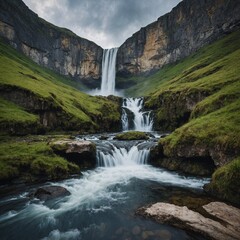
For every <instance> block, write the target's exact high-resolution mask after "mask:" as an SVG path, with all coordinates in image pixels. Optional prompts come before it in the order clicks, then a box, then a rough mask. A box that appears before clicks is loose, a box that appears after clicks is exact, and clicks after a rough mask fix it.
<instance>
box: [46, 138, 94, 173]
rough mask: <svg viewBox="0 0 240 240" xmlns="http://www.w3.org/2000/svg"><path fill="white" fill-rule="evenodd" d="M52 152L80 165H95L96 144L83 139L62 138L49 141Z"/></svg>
mask: <svg viewBox="0 0 240 240" xmlns="http://www.w3.org/2000/svg"><path fill="white" fill-rule="evenodd" d="M50 146H51V148H52V149H53V150H54V152H55V153H56V154H58V155H60V156H62V157H64V158H66V159H67V160H69V161H71V162H74V163H75V164H77V165H79V166H80V167H84V168H91V167H94V166H95V165H96V145H95V144H94V143H92V142H90V141H85V140H71V139H62V140H57V141H54V142H52V143H50Z"/></svg>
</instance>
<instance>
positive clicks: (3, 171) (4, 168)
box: [0, 136, 80, 182]
mask: <svg viewBox="0 0 240 240" xmlns="http://www.w3.org/2000/svg"><path fill="white" fill-rule="evenodd" d="M51 138H52V137H51ZM79 171H80V169H79V167H78V166H77V165H75V164H73V163H69V162H68V161H67V160H65V159H63V158H61V157H59V156H57V155H55V154H54V152H53V150H52V149H51V147H50V146H49V145H48V139H47V136H45V137H34V138H5V139H4V140H3V139H1V142H0V181H1V182H4V181H9V180H12V179H14V178H21V179H23V180H26V181H34V180H36V179H41V178H43V179H45V180H46V179H61V178H65V177H67V176H69V175H70V174H73V173H78V172H79Z"/></svg>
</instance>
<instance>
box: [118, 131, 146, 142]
mask: <svg viewBox="0 0 240 240" xmlns="http://www.w3.org/2000/svg"><path fill="white" fill-rule="evenodd" d="M114 139H116V140H126V141H128V140H148V139H149V136H148V135H147V134H146V133H144V132H138V131H130V132H124V133H120V134H117V135H116V136H115V137H114Z"/></svg>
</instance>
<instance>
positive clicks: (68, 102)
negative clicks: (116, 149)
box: [0, 42, 120, 131]
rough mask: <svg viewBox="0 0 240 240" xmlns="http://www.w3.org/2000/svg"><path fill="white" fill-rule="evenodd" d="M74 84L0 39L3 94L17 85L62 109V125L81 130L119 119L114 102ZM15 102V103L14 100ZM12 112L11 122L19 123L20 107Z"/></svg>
mask: <svg viewBox="0 0 240 240" xmlns="http://www.w3.org/2000/svg"><path fill="white" fill-rule="evenodd" d="M70 85H72V86H70ZM74 85H75V84H74V83H73V82H72V81H71V80H69V79H67V78H64V77H62V76H59V75H57V74H55V73H54V72H52V71H50V70H47V69H45V68H42V67H40V66H38V65H37V64H35V63H34V62H32V61H31V60H29V59H28V58H27V57H25V56H23V55H22V54H20V53H18V52H17V51H15V50H14V49H12V48H11V47H9V46H7V45H5V44H4V43H2V42H0V90H1V91H2V92H3V93H4V92H6V89H7V90H9V89H10V90H12V91H14V89H16V88H17V89H18V90H19V89H20V90H22V91H24V90H26V91H28V93H31V94H33V95H34V97H35V98H36V99H40V100H42V101H46V102H47V103H48V104H49V105H51V106H52V107H53V108H54V110H55V109H58V111H60V112H61V114H62V116H61V117H62V118H61V117H60V118H59V119H62V121H63V122H62V124H61V125H62V126H63V127H65V128H66V129H67V128H68V127H69V128H71V129H76V130H78V129H79V130H81V129H82V130H83V131H90V130H91V131H98V130H99V129H101V127H100V126H99V124H102V123H106V122H107V121H109V122H110V123H111V122H115V123H116V122H117V121H118V120H119V119H120V113H119V111H118V105H117V104H116V103H114V102H112V101H110V100H107V99H106V98H101V97H93V96H89V95H87V94H84V93H82V92H80V91H78V90H77V89H76V88H74ZM76 87H78V86H76ZM8 100H9V99H8ZM10 100H11V99H10ZM15 103H18V101H17V99H15ZM5 104H7V103H6V102H5ZM8 104H9V103H8ZM9 106H10V105H9ZM11 106H12V105H11ZM14 111H16V113H15V117H14V118H13V119H11V121H16V122H18V121H20V122H21V121H22V119H21V115H22V111H23V109H21V113H20V114H18V111H20V110H19V109H18V108H15V109H14ZM5 116H6V114H4V115H3V117H2V118H1V122H7V121H8V120H9V119H8V118H5ZM18 116H19V117H18ZM64 118H66V122H64ZM98 120H99V122H97V121H98ZM105 125H106V124H105Z"/></svg>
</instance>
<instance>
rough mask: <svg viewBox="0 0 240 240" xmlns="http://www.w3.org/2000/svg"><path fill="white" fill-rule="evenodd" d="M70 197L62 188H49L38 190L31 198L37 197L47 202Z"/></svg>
mask: <svg viewBox="0 0 240 240" xmlns="http://www.w3.org/2000/svg"><path fill="white" fill-rule="evenodd" d="M68 195H70V192H69V191H68V190H67V189H66V188H64V187H61V186H48V187H41V188H38V189H37V190H36V191H35V192H34V193H32V194H30V195H29V197H35V198H37V199H39V200H41V201H47V200H51V199H54V198H58V197H65V196H68Z"/></svg>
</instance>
